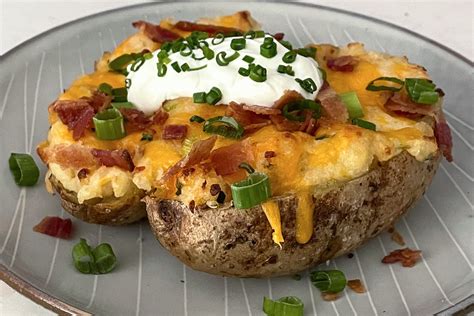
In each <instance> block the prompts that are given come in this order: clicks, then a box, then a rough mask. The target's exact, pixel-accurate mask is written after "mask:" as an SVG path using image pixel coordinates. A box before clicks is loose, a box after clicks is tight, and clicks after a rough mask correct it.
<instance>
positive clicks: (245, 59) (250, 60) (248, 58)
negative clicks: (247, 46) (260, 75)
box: [242, 55, 255, 64]
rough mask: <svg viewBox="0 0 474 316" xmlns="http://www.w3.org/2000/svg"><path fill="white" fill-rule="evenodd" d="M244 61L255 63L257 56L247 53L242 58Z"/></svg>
mask: <svg viewBox="0 0 474 316" xmlns="http://www.w3.org/2000/svg"><path fill="white" fill-rule="evenodd" d="M242 60H243V61H245V62H246V63H249V64H251V63H253V61H254V60H255V58H253V57H252V56H249V55H245V56H244V58H242Z"/></svg>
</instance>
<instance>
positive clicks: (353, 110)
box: [339, 91, 364, 119]
mask: <svg viewBox="0 0 474 316" xmlns="http://www.w3.org/2000/svg"><path fill="white" fill-rule="evenodd" d="M339 96H340V97H341V100H342V102H343V103H344V105H345V106H346V108H347V112H349V118H351V119H354V118H360V117H362V116H364V112H363V111H362V105H361V104H360V101H359V98H358V97H357V93H355V91H351V92H346V93H342V94H340V95H339Z"/></svg>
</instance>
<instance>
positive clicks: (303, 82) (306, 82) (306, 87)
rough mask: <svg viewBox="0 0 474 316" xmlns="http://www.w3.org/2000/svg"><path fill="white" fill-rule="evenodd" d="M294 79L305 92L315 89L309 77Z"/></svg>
mask: <svg viewBox="0 0 474 316" xmlns="http://www.w3.org/2000/svg"><path fill="white" fill-rule="evenodd" d="M295 81H296V82H298V83H299V84H300V86H301V88H303V89H304V90H305V91H306V92H309V93H313V92H314V91H316V89H317V87H316V83H315V82H314V80H313V79H311V78H306V79H304V80H301V79H300V78H296V79H295Z"/></svg>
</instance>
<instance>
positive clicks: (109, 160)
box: [91, 148, 135, 171]
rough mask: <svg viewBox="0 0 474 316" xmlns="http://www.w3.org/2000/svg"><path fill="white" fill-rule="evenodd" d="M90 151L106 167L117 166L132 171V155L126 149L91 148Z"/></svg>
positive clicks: (133, 166)
mask: <svg viewBox="0 0 474 316" xmlns="http://www.w3.org/2000/svg"><path fill="white" fill-rule="evenodd" d="M91 153H92V155H93V156H94V157H95V158H97V160H98V161H99V162H100V164H102V165H104V166H106V167H114V166H117V167H119V168H121V169H124V170H128V171H133V169H134V168H135V165H134V164H133V160H132V157H131V156H130V153H129V152H128V150H126V149H116V150H102V149H96V148H93V149H92V150H91Z"/></svg>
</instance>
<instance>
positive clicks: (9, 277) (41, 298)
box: [0, 0, 474, 315]
mask: <svg viewBox="0 0 474 316" xmlns="http://www.w3.org/2000/svg"><path fill="white" fill-rule="evenodd" d="M199 2H201V3H215V2H212V1H211V2H210V1H199ZM217 2H221V3H225V1H221V0H219V1H217ZM258 2H260V1H258V0H251V1H241V2H238V3H239V4H243V5H245V4H246V3H258ZM175 3H196V1H192V0H176V1H173V0H165V1H160V2H146V3H137V4H132V5H126V6H121V7H118V8H114V9H108V10H105V11H101V12H97V13H93V14H90V15H86V16H84V17H81V18H77V19H74V20H71V21H69V22H66V23H63V24H60V25H57V26H55V27H52V28H50V29H48V30H46V31H44V32H41V33H39V34H37V35H35V36H33V37H30V38H28V39H26V40H24V41H23V42H21V43H19V44H17V45H15V46H14V47H12V48H11V49H9V50H7V51H6V52H5V53H3V54H1V55H0V56H1V57H2V62H3V61H4V60H6V59H7V58H10V56H13V55H14V54H15V53H16V52H17V51H19V50H21V49H23V48H24V47H25V46H27V45H29V44H32V43H35V42H37V41H39V40H42V39H43V38H45V37H47V36H49V35H50V34H53V33H55V32H57V31H60V30H61V29H63V28H65V27H70V26H74V25H76V24H80V23H83V22H86V21H88V20H91V19H95V18H97V17H100V16H102V15H107V14H111V13H114V12H120V11H125V10H127V9H135V8H143V7H148V6H160V5H168V4H175ZM265 3H268V4H273V5H294V6H300V7H309V8H313V9H314V8H316V9H320V10H325V11H328V12H335V13H340V14H345V15H349V16H352V17H356V18H361V19H365V20H368V21H371V22H375V23H378V24H382V25H384V26H387V27H389V28H393V29H395V30H398V31H401V32H404V33H407V34H409V35H411V36H414V37H416V38H418V39H421V40H423V41H426V42H428V43H430V44H432V45H434V46H436V47H438V48H440V49H441V50H443V51H445V52H446V53H448V54H450V55H451V56H453V57H455V58H456V59H458V60H459V61H461V62H463V63H466V64H467V65H469V66H471V67H472V66H474V61H471V60H470V59H469V58H468V57H467V56H465V55H463V54H461V53H460V52H458V51H456V50H454V49H452V48H450V47H449V46H446V45H444V44H442V43H440V42H438V41H436V40H434V39H432V38H430V37H428V36H425V35H422V34H419V33H417V32H415V31H412V30H410V29H408V28H405V27H403V26H400V25H397V24H394V23H392V22H388V21H385V20H382V19H378V18H374V17H371V16H368V15H365V14H362V13H358V12H352V11H348V10H344V9H340V8H334V7H329V6H325V5H321V4H315V3H307V2H295V1H291V0H290V1H277V0H271V1H265ZM0 280H2V281H3V282H5V283H6V284H7V285H8V286H10V287H11V288H13V289H14V290H15V291H17V292H18V293H20V294H22V295H23V296H25V297H27V298H28V299H30V300H32V301H33V302H35V303H37V304H39V305H41V306H43V307H45V308H46V309H48V310H50V311H52V312H55V313H57V314H59V315H92V314H90V313H88V312H86V311H84V310H82V309H80V308H77V307H74V306H73V305H71V304H68V303H66V302H64V301H62V300H60V299H59V298H56V297H55V296H53V295H50V294H47V293H46V292H44V291H43V290H40V289H39V288H37V287H36V286H34V285H32V284H31V283H30V282H28V281H27V280H25V279H23V278H21V277H20V276H18V275H17V274H16V273H14V272H13V271H12V270H10V269H9V268H8V267H6V266H5V265H4V264H3V263H0ZM466 301H472V295H468V296H467V297H465V298H464V299H461V300H460V301H459V302H457V303H456V304H455V305H454V306H452V307H451V308H450V310H449V312H456V311H460V310H461V309H462V308H465V307H466V306H465V304H463V303H465V302H466ZM472 304H473V303H471V304H470V305H469V306H471V305H472ZM469 306H468V307H469ZM445 311H447V310H443V311H440V312H439V313H443V312H445ZM439 313H438V315H439ZM443 315H444V314H443Z"/></svg>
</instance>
